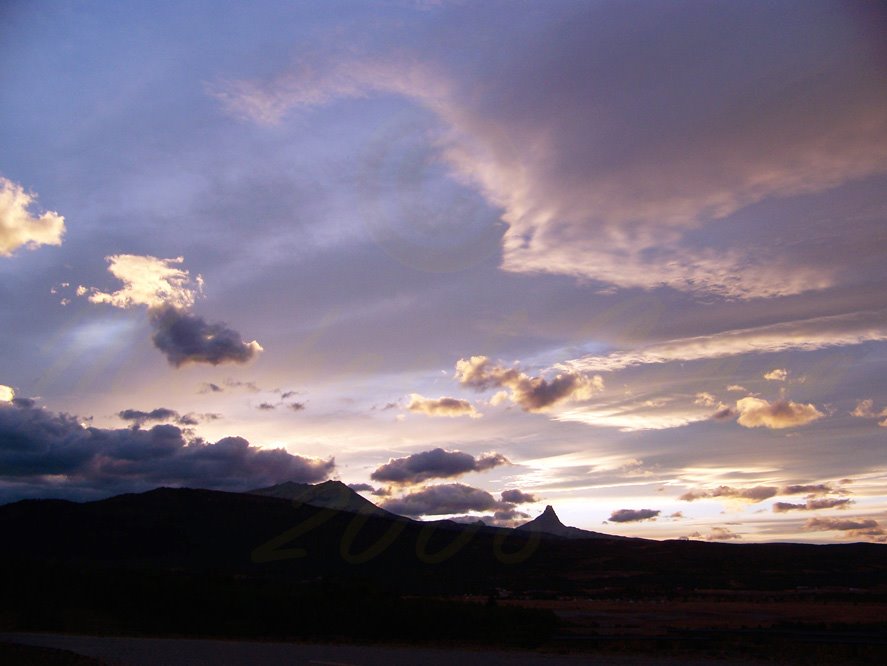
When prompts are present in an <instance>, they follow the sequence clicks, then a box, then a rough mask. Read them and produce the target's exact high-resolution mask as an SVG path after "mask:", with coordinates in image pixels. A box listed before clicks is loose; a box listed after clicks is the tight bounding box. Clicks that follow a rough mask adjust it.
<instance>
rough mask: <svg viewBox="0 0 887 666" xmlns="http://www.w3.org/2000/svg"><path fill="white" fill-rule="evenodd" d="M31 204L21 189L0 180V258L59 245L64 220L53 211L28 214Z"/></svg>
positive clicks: (30, 196) (32, 198)
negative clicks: (25, 250) (22, 251)
mask: <svg viewBox="0 0 887 666" xmlns="http://www.w3.org/2000/svg"><path fill="white" fill-rule="evenodd" d="M34 201H35V196H34V195H33V194H31V193H29V192H26V191H25V189H24V188H23V187H22V186H21V185H19V184H18V183H14V182H12V181H11V180H9V179H8V178H4V177H3V176H0V256H3V257H8V256H9V255H11V254H12V253H13V252H15V251H16V250H17V249H19V248H20V247H25V248H28V249H31V250H33V249H34V248H37V247H39V246H40V245H61V244H62V237H63V236H64V234H65V218H64V217H63V216H61V215H59V214H58V213H56V212H54V211H47V212H45V213H42V214H40V215H35V214H32V213H31V212H30V211H29V210H28V209H29V208H30V207H31V205H32V204H33V203H34Z"/></svg>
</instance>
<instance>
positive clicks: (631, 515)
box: [607, 509, 661, 523]
mask: <svg viewBox="0 0 887 666" xmlns="http://www.w3.org/2000/svg"><path fill="white" fill-rule="evenodd" d="M660 513H661V512H660V511H654V510H653V509H619V510H618V511H614V512H613V513H611V514H610V517H609V518H607V520H608V521H610V522H612V523H637V522H641V521H644V520H654V519H655V518H656V516H658V515H659V514H660Z"/></svg>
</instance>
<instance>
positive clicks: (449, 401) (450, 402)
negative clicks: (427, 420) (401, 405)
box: [407, 393, 481, 419]
mask: <svg viewBox="0 0 887 666" xmlns="http://www.w3.org/2000/svg"><path fill="white" fill-rule="evenodd" d="M407 409H408V410H410V411H411V412H417V413H419V414H427V415H428V416H448V417H450V418H454V417H459V416H470V417H471V418H473V419H476V418H479V417H480V416H481V413H480V412H478V411H477V410H476V409H475V408H474V405H472V404H471V403H470V402H468V401H467V400H461V399H459V398H447V397H443V396H441V397H440V398H426V397H424V396H421V395H419V394H418V393H411V394H410V402H409V404H408V405H407Z"/></svg>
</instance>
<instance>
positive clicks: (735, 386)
mask: <svg viewBox="0 0 887 666" xmlns="http://www.w3.org/2000/svg"><path fill="white" fill-rule="evenodd" d="M727 390H728V391H730V392H731V393H748V389H747V388H745V387H744V386H740V385H739V384H730V386H728V387H727Z"/></svg>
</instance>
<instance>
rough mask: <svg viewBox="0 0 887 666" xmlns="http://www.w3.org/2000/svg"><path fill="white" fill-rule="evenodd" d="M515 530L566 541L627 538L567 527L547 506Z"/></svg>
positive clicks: (552, 508)
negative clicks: (538, 533)
mask: <svg viewBox="0 0 887 666" xmlns="http://www.w3.org/2000/svg"><path fill="white" fill-rule="evenodd" d="M515 529H518V530H523V531H525V532H541V533H543V534H552V535H554V536H559V537H564V538H566V539H625V538H627V537H623V536H616V535H613V534H603V533H601V532H591V531H589V530H582V529H579V528H578V527H568V526H567V525H564V524H563V523H562V522H561V521H560V518H558V517H557V514H556V513H555V512H554V507H552V506H551V505H548V506H546V507H545V511H543V512H542V513H541V514H540V515H539V516H538V517H536V518H534V519H533V520H531V521H530V522H528V523H524V524H523V525H519V526H518V527H516V528H515Z"/></svg>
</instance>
